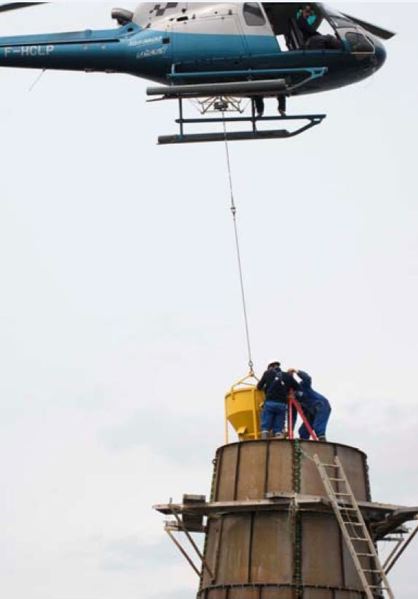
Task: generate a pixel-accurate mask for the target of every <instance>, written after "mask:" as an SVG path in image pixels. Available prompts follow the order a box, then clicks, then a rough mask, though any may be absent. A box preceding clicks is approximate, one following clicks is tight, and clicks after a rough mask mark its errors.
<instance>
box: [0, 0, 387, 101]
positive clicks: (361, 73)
mask: <svg viewBox="0 0 418 599" xmlns="http://www.w3.org/2000/svg"><path fill="white" fill-rule="evenodd" d="M172 4H173V5H176V7H177V4H176V3H172ZM253 4H255V3H253ZM145 6H149V5H145ZM153 6H154V5H153ZM157 6H159V5H157ZM185 6H186V5H185ZM189 6H192V7H195V8H194V10H192V12H190V11H189V12H187V10H186V9H183V10H182V12H180V13H178V10H179V8H178V7H177V8H175V11H177V12H175V13H173V14H172V16H170V11H169V10H168V11H165V12H167V13H168V14H164V15H161V16H159V15H158V14H157V15H156V18H155V19H154V20H152V19H151V18H149V17H146V18H144V17H143V16H142V18H141V14H139V16H138V17H137V18H136V19H133V20H131V21H130V22H127V23H126V24H124V25H122V26H120V27H117V28H115V29H109V30H102V31H91V30H87V31H83V32H76V33H56V34H45V35H29V36H14V37H3V38H0V66H4V67H21V68H35V69H59V70H73V71H87V72H95V71H98V72H108V73H126V74H130V75H134V76H138V77H143V78H145V79H149V80H151V81H154V82H158V83H161V84H167V85H170V84H172V83H179V84H183V85H187V84H196V83H202V82H203V83H211V82H219V81H225V80H228V81H245V80H249V79H261V78H266V77H268V78H269V79H274V78H282V77H283V76H286V78H287V80H288V82H289V89H292V92H291V94H289V95H296V94H306V93H314V92H318V91H326V90H331V89H337V88H340V87H343V86H345V85H350V84H352V83H355V82H357V81H360V80H362V79H365V78H366V77H369V76H370V75H372V74H373V73H375V72H376V70H377V69H378V68H379V67H380V66H382V64H383V63H384V61H385V58H386V52H385V49H384V47H383V45H382V44H381V43H380V41H379V40H378V39H377V38H375V37H373V36H372V35H370V34H366V32H363V31H362V30H361V28H359V27H358V25H355V24H354V23H353V24H352V27H351V26H349V25H348V24H347V21H345V23H344V27H343V28H340V29H339V30H338V29H336V32H337V34H338V33H339V34H340V35H339V37H340V40H341V43H340V48H339V49H332V50H330V49H321V50H313V49H309V50H308V49H304V48H303V47H300V48H295V49H292V48H291V49H286V50H284V49H283V48H281V47H280V45H279V42H278V39H277V37H276V35H275V34H274V31H273V29H272V26H271V24H270V23H269V22H268V20H267V18H266V16H265V12H263V22H262V23H258V25H257V24H255V25H254V23H253V24H251V23H250V24H248V20H247V21H245V18H244V17H245V14H244V15H243V14H242V10H243V7H245V6H247V5H242V4H232V3H228V4H204V3H202V4H201V5H197V4H194V5H189ZM199 6H200V7H201V8H198V7H199ZM220 7H221V8H220ZM215 9H216V10H215ZM259 10H260V12H261V5H260V8H259ZM199 11H200V12H199ZM263 11H264V9H263ZM149 13H152V11H145V13H144V14H147V15H148V14H149ZM179 14H180V16H178V15H179ZM173 15H174V16H173ZM176 15H177V16H176ZM158 17H159V18H158ZM147 19H148V22H147ZM350 35H351V36H352V37H351V38H350ZM353 36H354V38H355V41H356V43H355V44H353V42H352V40H353V39H354V38H353ZM356 36H357V37H356ZM359 37H361V38H362V43H361V44H360V45H359V43H358V38H359ZM356 44H357V45H356ZM318 69H320V73H321V75H320V76H318V74H317V73H318V71H315V70H318ZM307 72H308V73H309V72H312V73H313V74H314V73H316V76H311V77H306V73H307ZM302 73H303V74H302Z"/></svg>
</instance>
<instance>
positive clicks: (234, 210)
mask: <svg viewBox="0 0 418 599" xmlns="http://www.w3.org/2000/svg"><path fill="white" fill-rule="evenodd" d="M222 122H223V128H224V137H225V151H226V162H227V168H228V179H229V190H230V195H231V208H230V209H231V214H232V219H233V223H234V233H235V246H236V250H237V261H238V272H239V280H240V286H241V299H242V308H243V315H244V326H245V336H246V341H247V351H248V366H249V368H250V375H252V376H253V375H254V361H253V355H252V349H251V336H250V325H249V318H248V309H247V298H246V293H245V284H244V271H243V267H242V258H241V244H240V238H239V231H238V220H237V206H236V203H235V195H234V185H233V180H232V168H231V157H230V153H229V144H228V138H227V132H226V123H225V118H223V121H222Z"/></svg>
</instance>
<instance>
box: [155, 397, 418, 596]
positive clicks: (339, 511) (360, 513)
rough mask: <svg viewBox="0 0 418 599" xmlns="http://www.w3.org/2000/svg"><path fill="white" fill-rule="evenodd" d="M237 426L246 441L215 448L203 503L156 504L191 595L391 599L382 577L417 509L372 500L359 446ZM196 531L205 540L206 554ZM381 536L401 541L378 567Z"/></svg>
mask: <svg viewBox="0 0 418 599" xmlns="http://www.w3.org/2000/svg"><path fill="white" fill-rule="evenodd" d="M253 392H254V390H253ZM247 399H248V398H247ZM227 400H228V398H227ZM244 403H245V402H244ZM244 403H242V404H241V405H244ZM253 405H257V402H255V401H254V402H253ZM257 409H258V408H257ZM244 420H245V419H244ZM248 422H254V423H256V422H257V419H256V418H255V417H252V418H250V419H248ZM239 429H240V431H241V432H240V436H241V438H243V440H242V441H240V442H238V443H231V444H227V445H225V446H223V447H220V448H219V449H218V450H217V452H216V457H215V460H214V471H213V479H212V490H211V496H210V499H209V501H206V498H205V497H204V496H200V495H185V496H184V498H183V502H182V503H181V504H173V503H170V504H167V505H158V506H155V508H156V509H157V510H158V511H159V512H161V513H163V514H165V515H168V516H171V518H170V520H169V521H167V522H166V531H167V533H168V534H169V535H170V537H171V538H172V539H173V541H174V542H175V543H176V545H177V547H178V548H179V549H180V551H181V552H182V553H183V555H184V556H185V557H186V559H187V561H188V562H189V564H190V565H191V566H192V567H193V568H194V569H195V571H196V573H197V574H198V575H199V579H200V583H199V589H198V593H197V597H198V598H199V599H375V598H376V599H377V598H382V599H383V598H386V597H388V598H390V599H391V598H392V597H393V593H392V591H391V589H390V587H389V583H388V582H387V579H386V576H385V572H388V570H390V569H391V566H392V565H394V563H395V562H396V561H397V559H398V558H399V557H400V555H401V554H402V552H403V551H404V549H406V546H407V545H408V544H409V542H410V541H411V540H412V538H413V536H415V534H416V533H417V531H418V529H416V530H415V531H414V532H413V533H412V534H411V535H409V536H408V529H406V528H405V526H404V525H405V523H406V522H408V521H411V520H414V519H416V518H417V515H418V507H413V508H406V507H401V506H396V505H386V504H382V503H375V502H373V501H372V497H371V489H370V481H369V472H368V466H367V457H366V455H365V454H364V453H363V452H362V451H359V450H358V449H355V448H353V447H348V446H346V445H341V444H337V443H321V442H313V441H303V442H302V441H298V440H279V439H268V440H261V439H258V438H254V439H253V440H245V437H246V436H247V437H251V436H253V437H257V434H256V431H254V430H253V432H252V433H251V430H249V429H251V425H249V427H248V428H247V429H246V427H245V424H243V418H241V419H239ZM237 430H238V428H237ZM177 532H179V533H183V534H184V541H185V544H183V543H182V542H180V540H179V539H178V537H176V534H175V533H177ZM194 533H200V534H204V536H205V539H204V545H203V547H204V548H203V552H201V551H200V549H199V548H198V545H197V544H196V543H195V540H194V538H193V535H194ZM367 539H369V540H367ZM381 540H395V541H397V544H396V546H395V548H394V552H393V555H392V557H391V558H390V561H389V562H388V563H387V564H385V565H383V566H382V564H380V562H379V560H378V559H376V557H377V553H376V549H375V545H376V543H377V541H381ZM189 543H190V545H189ZM187 546H189V547H188V549H186V547H187ZM196 558H198V560H199V564H198V566H196Z"/></svg>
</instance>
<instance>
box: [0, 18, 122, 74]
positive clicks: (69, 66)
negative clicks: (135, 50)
mask: <svg viewBox="0 0 418 599" xmlns="http://www.w3.org/2000/svg"><path fill="white" fill-rule="evenodd" d="M123 30H124V28H118V29H113V30H105V31H83V32H75V33H58V34H47V35H31V36H22V37H9V38H6V37H4V38H0V67H20V68H34V69H60V70H75V71H116V70H117V71H120V70H121V67H122V68H123V65H124V57H125V56H126V46H125V44H123V43H121V41H122V35H123Z"/></svg>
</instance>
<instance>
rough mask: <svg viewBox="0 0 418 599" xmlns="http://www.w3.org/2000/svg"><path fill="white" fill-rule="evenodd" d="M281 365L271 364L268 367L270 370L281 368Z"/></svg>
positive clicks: (277, 363)
mask: <svg viewBox="0 0 418 599" xmlns="http://www.w3.org/2000/svg"><path fill="white" fill-rule="evenodd" d="M280 366H281V364H280V362H271V364H269V365H268V367H267V368H268V369H270V368H280Z"/></svg>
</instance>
